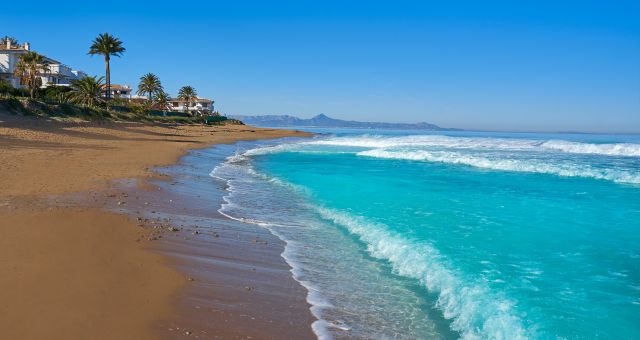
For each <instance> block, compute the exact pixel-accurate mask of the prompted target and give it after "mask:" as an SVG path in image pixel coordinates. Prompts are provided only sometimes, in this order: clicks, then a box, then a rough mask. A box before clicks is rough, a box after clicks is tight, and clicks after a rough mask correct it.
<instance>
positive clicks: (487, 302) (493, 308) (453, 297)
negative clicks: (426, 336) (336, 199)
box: [317, 208, 530, 340]
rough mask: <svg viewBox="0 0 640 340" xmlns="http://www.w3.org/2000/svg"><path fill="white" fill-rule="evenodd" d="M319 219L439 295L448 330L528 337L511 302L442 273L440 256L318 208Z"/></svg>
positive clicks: (445, 271)
mask: <svg viewBox="0 0 640 340" xmlns="http://www.w3.org/2000/svg"><path fill="white" fill-rule="evenodd" d="M317 211H318V212H319V213H320V215H321V216H322V217H323V218H325V219H327V220H329V221H332V222H334V223H336V224H338V225H341V226H343V227H345V228H347V229H348V230H349V232H351V233H352V234H354V235H356V236H358V237H359V238H360V240H361V241H363V242H365V243H366V244H367V250H368V252H369V253H370V254H371V255H372V256H374V257H376V258H379V259H385V260H388V261H389V262H390V263H391V265H392V267H393V270H394V272H396V273H397V274H399V275H402V276H405V277H409V278H413V279H417V280H419V281H420V282H421V284H423V285H424V287H425V288H426V289H427V290H428V291H429V292H431V293H435V294H437V296H438V300H437V304H436V305H437V307H438V308H439V309H440V310H441V311H442V312H443V315H444V317H445V318H446V319H449V320H451V321H452V322H451V328H452V329H453V330H454V331H457V332H459V333H460V335H461V337H462V338H463V339H514V340H516V339H527V338H529V337H530V334H528V332H527V330H526V329H525V328H524V326H523V324H522V321H521V319H520V318H519V317H518V316H517V315H516V313H515V311H514V309H513V306H514V305H515V302H513V301H510V300H509V299H507V298H505V297H502V296H499V295H497V294H496V293H495V292H492V291H490V290H489V289H488V288H487V287H485V286H483V285H482V284H480V283H478V284H474V283H472V282H470V281H468V280H464V279H462V278H461V277H460V276H459V275H457V274H456V273H455V272H454V271H452V270H450V269H449V268H447V266H446V265H445V262H446V260H445V259H443V257H442V256H441V255H440V254H439V252H438V251H437V250H436V249H435V248H433V247H431V246H430V245H428V244H425V243H414V242H412V241H410V240H408V239H406V238H404V237H402V236H401V235H399V234H397V233H394V232H392V231H390V230H388V228H386V227H385V226H383V225H379V224H376V223H371V222H368V221H365V220H364V219H362V218H359V217H357V216H353V215H350V214H346V213H342V212H339V211H337V210H333V209H327V208H317Z"/></svg>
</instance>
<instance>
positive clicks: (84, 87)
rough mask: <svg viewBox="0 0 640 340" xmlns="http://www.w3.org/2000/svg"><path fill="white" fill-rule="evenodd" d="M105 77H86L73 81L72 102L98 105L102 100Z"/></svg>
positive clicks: (70, 98)
mask: <svg viewBox="0 0 640 340" xmlns="http://www.w3.org/2000/svg"><path fill="white" fill-rule="evenodd" d="M103 81H104V77H100V78H96V77H84V78H81V79H76V80H74V81H73V82H71V92H70V93H69V100H70V101H71V102H72V103H75V104H80V105H84V106H88V107H96V105H97V104H99V103H101V102H102V90H103V89H104V86H105V85H104V83H103Z"/></svg>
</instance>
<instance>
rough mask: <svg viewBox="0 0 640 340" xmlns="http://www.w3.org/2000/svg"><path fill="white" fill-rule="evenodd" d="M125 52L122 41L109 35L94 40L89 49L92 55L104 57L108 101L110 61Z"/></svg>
mask: <svg viewBox="0 0 640 340" xmlns="http://www.w3.org/2000/svg"><path fill="white" fill-rule="evenodd" d="M125 50H126V49H125V48H124V47H123V46H122V41H120V39H118V38H116V37H114V36H112V35H110V34H109V33H103V34H99V35H98V37H96V38H95V40H93V43H92V44H91V47H89V54H90V55H96V54H99V55H101V56H103V57H104V63H105V67H106V71H105V77H106V80H107V86H106V90H107V96H106V97H107V100H109V99H110V98H111V67H110V63H109V61H110V60H111V56H115V57H119V56H121V55H122V53H124V51H125Z"/></svg>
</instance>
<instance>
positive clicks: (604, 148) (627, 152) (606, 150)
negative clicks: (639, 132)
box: [540, 140, 640, 157]
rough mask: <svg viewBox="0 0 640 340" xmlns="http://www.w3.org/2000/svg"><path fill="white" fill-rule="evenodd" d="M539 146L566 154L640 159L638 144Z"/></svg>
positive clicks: (558, 142)
mask: <svg viewBox="0 0 640 340" xmlns="http://www.w3.org/2000/svg"><path fill="white" fill-rule="evenodd" d="M540 146H541V147H543V148H547V149H552V150H558V151H562V152H567V153H579V154H595V155H608V156H626V157H640V144H632V143H607V144H591V143H576V142H568V141H563V140H550V141H546V142H544V143H542V144H540Z"/></svg>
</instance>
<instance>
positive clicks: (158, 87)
mask: <svg viewBox="0 0 640 340" xmlns="http://www.w3.org/2000/svg"><path fill="white" fill-rule="evenodd" d="M161 92H162V93H164V88H163V87H162V83H160V78H158V76H156V75H155V74H153V73H147V74H145V75H143V76H142V77H140V83H139V84H138V95H140V96H144V95H145V94H146V95H147V97H148V100H147V103H148V104H149V106H151V104H152V103H153V96H154V95H158V94H159V93H161Z"/></svg>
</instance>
